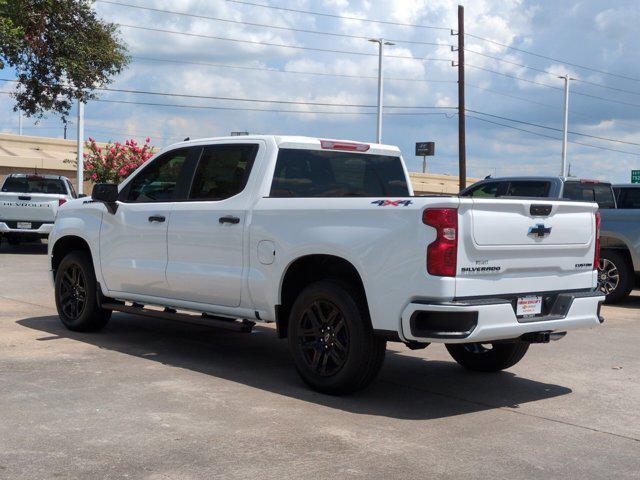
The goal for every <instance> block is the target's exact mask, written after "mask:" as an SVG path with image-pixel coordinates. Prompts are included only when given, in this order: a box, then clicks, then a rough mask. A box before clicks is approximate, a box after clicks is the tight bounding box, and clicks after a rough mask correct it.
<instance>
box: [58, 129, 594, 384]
mask: <svg viewBox="0 0 640 480" xmlns="http://www.w3.org/2000/svg"><path fill="white" fill-rule="evenodd" d="M597 238H598V213H597V205H596V204H591V203H584V202H571V201H562V200H546V199H545V200H536V199H533V200H523V199H513V200H509V199H500V200H496V199H474V198H458V197H437V196H434V197H416V196H413V192H412V189H411V185H410V183H409V181H408V176H407V172H406V169H405V166H404V163H403V161H402V157H401V155H400V151H399V150H398V148H396V147H393V146H387V145H377V144H365V143H356V142H349V141H338V140H321V139H316V138H306V137H289V136H246V137H230V138H213V139H203V140H197V141H188V142H183V143H178V144H175V145H172V146H170V147H168V148H167V149H166V150H165V151H164V152H162V153H159V154H157V155H156V156H155V157H154V158H153V159H151V160H150V161H149V162H147V163H146V164H145V165H143V166H142V167H140V168H139V169H138V170H137V171H136V172H134V173H133V174H132V175H131V176H130V177H129V178H128V179H127V180H126V181H125V182H123V183H122V184H121V185H120V186H116V185H108V184H100V185H96V186H95V188H94V191H93V197H92V198H91V199H78V200H74V201H72V202H69V203H67V204H65V205H64V206H63V207H62V208H61V209H60V211H59V214H58V217H57V220H56V223H55V227H54V230H53V232H52V233H51V236H50V241H49V254H50V258H51V269H52V279H53V282H54V286H55V298H56V304H57V307H58V313H59V316H60V319H61V320H62V322H63V323H64V325H66V326H67V327H68V328H70V329H72V330H81V331H90V330H98V329H100V328H102V327H103V326H104V325H105V324H106V323H107V322H108V320H109V318H110V315H111V312H112V311H113V310H116V311H122V312H129V313H138V314H141V315H149V316H154V317H160V318H165V319H176V320H190V321H195V322H198V323H205V324H209V325H215V326H223V327H227V328H236V329H238V330H242V331H249V330H250V329H251V327H252V326H253V325H254V323H255V322H256V321H264V322H275V323H276V327H277V328H276V331H277V333H278V335H279V336H280V337H283V338H284V337H288V342H289V348H290V350H291V354H292V357H293V360H294V363H295V366H296V368H297V370H298V371H299V373H300V375H301V376H302V378H303V379H304V381H305V382H307V384H309V385H310V386H311V387H312V388H314V389H316V390H319V391H322V392H326V393H331V394H340V393H346V392H350V391H354V390H357V389H359V388H362V387H364V386H365V385H367V384H368V383H370V382H371V381H372V380H373V379H374V377H375V376H376V374H377V373H378V371H379V370H380V367H381V366H382V362H383V358H384V353H385V348H386V342H387V341H399V342H404V343H405V344H407V345H408V346H409V347H410V348H423V347H425V346H427V345H428V344H429V343H432V342H437V343H444V344H446V347H447V349H448V350H449V352H450V353H451V355H452V356H453V358H454V359H455V360H456V361H457V362H458V363H460V364H461V365H463V366H464V367H467V368H469V369H471V370H478V371H497V370H501V369H505V368H508V367H510V366H512V365H514V364H515V363H517V362H518V361H519V360H520V359H521V358H522V357H523V356H524V354H525V353H526V351H527V349H528V347H529V345H530V344H531V343H544V342H548V341H549V340H550V339H557V338H560V337H562V336H563V335H564V334H565V332H566V331H568V330H572V329H575V328H580V327H594V326H597V325H599V324H600V323H601V322H602V321H603V319H602V317H601V316H600V305H601V303H602V302H603V300H604V296H603V294H602V293H600V292H598V291H597V290H596V285H597V270H595V269H594V265H597V264H598V261H597V252H598V248H597V242H598V240H597ZM186 312H191V313H186Z"/></svg>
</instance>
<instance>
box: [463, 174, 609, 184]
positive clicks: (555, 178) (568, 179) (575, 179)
mask: <svg viewBox="0 0 640 480" xmlns="http://www.w3.org/2000/svg"><path fill="white" fill-rule="evenodd" d="M485 180H486V181H490V180H503V181H506V180H518V181H523V180H525V181H526V180H534V181H536V180H539V181H561V182H584V183H604V184H610V182H608V181H606V180H595V179H593V180H592V179H587V178H578V177H562V176H560V175H557V176H553V175H547V176H545V175H537V176H536V175H513V176H509V177H488V178H484V179H482V180H478V182H476V183H479V182H482V181H485Z"/></svg>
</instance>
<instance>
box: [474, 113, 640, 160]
mask: <svg viewBox="0 0 640 480" xmlns="http://www.w3.org/2000/svg"><path fill="white" fill-rule="evenodd" d="M467 116H468V117H469V118H473V119H475V120H480V121H481V122H486V123H492V124H494V125H500V126H501V127H506V128H511V129H513V130H518V131H520V132H526V133H530V134H531V135H537V136H539V137H545V138H550V139H551V140H557V141H561V140H562V139H561V138H557V137H553V136H551V135H545V134H544V133H540V132H534V131H532V130H527V129H526V128H519V127H514V126H513V125H507V124H505V123H500V122H494V121H493V120H488V119H486V118H481V117H476V116H475V115H467ZM568 142H569V143H573V144H576V145H582V146H584V147H591V148H597V149H599V150H607V151H609V152H617V153H624V154H627V155H633V156H636V157H640V153H635V152H627V151H626V150H618V149H616V148H609V147H602V146H600V145H593V144H591V143H583V142H578V141H575V140H569V141H568Z"/></svg>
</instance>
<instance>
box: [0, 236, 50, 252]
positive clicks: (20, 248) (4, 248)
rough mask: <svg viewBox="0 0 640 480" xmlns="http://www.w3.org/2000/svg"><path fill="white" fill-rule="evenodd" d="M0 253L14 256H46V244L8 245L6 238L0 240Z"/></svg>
mask: <svg viewBox="0 0 640 480" xmlns="http://www.w3.org/2000/svg"><path fill="white" fill-rule="evenodd" d="M0 253H12V254H16V255H46V254H47V244H46V243H45V242H42V243H40V242H29V243H20V244H19V245H9V243H8V242H7V239H6V238H0Z"/></svg>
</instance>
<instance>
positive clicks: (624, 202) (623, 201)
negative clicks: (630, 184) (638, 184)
mask: <svg viewBox="0 0 640 480" xmlns="http://www.w3.org/2000/svg"><path fill="white" fill-rule="evenodd" d="M618 208H640V188H621V189H620V193H618Z"/></svg>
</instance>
